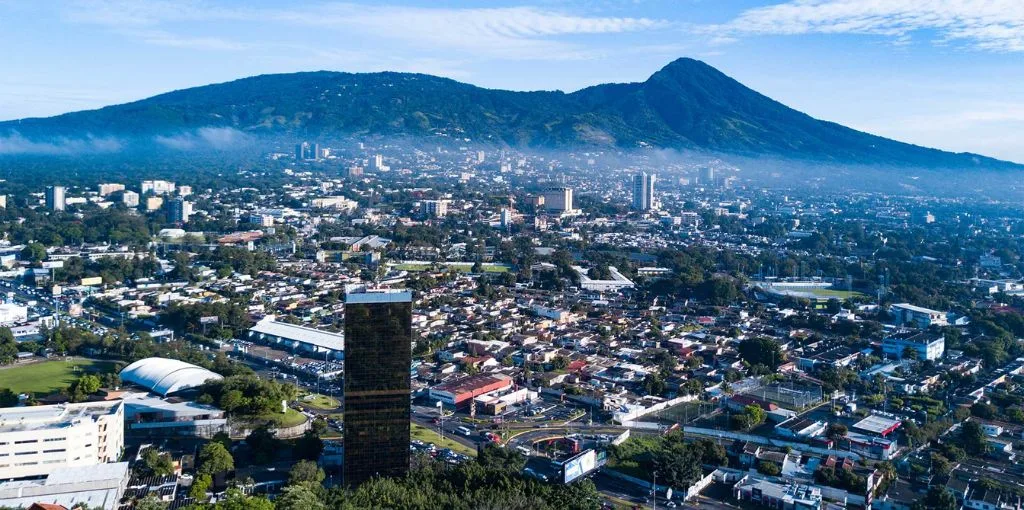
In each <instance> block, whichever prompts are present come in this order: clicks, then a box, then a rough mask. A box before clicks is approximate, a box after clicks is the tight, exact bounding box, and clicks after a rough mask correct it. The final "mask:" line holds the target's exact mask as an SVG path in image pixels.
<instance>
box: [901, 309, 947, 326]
mask: <svg viewBox="0 0 1024 510" xmlns="http://www.w3.org/2000/svg"><path fill="white" fill-rule="evenodd" d="M889 314H890V315H892V317H893V321H894V322H895V323H896V325H898V326H904V325H911V326H916V327H918V328H922V329H924V328H927V327H929V326H947V325H949V321H948V319H947V318H946V312H940V311H938V310H931V309H928V308H924V307H921V306H915V305H912V304H910V303H896V304H893V305H892V306H890V307H889Z"/></svg>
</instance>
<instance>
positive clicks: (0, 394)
mask: <svg viewBox="0 0 1024 510" xmlns="http://www.w3.org/2000/svg"><path fill="white" fill-rule="evenodd" d="M18 401H19V400H18V394H17V393H15V392H13V391H11V389H10V388H3V389H0V407H14V406H16V405H18Z"/></svg>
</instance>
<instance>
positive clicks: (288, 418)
mask: <svg viewBox="0 0 1024 510" xmlns="http://www.w3.org/2000/svg"><path fill="white" fill-rule="evenodd" d="M236 419H237V420H238V421H241V422H245V423H251V424H253V425H257V426H258V425H264V424H266V425H275V426H277V427H294V426H296V425H301V424H302V423H303V422H305V421H306V415H304V414H302V413H300V412H298V411H296V410H295V409H292V408H290V407H289V408H288V412H286V413H283V414H282V413H266V414H261V415H258V416H238V417H236Z"/></svg>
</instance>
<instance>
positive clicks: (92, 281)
mask: <svg viewBox="0 0 1024 510" xmlns="http://www.w3.org/2000/svg"><path fill="white" fill-rule="evenodd" d="M82 285H103V277H102V276H93V277H90V278H82Z"/></svg>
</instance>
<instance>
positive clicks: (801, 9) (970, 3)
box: [704, 0, 1024, 52]
mask: <svg viewBox="0 0 1024 510" xmlns="http://www.w3.org/2000/svg"><path fill="white" fill-rule="evenodd" d="M704 30H705V31H706V32H708V33H711V34H715V35H721V34H735V35H742V34H778V35H795V34H812V33H818V34H863V35H878V36H887V37H892V38H894V39H895V41H896V42H897V43H900V44H905V43H906V42H908V41H909V36H910V35H911V34H912V33H914V32H918V31H933V32H935V33H936V34H937V37H936V38H935V39H934V42H936V43H938V44H945V43H951V42H963V43H966V44H967V45H969V46H971V47H974V48H977V49H981V50H988V51H997V52H1016V51H1024V2H1022V1H1021V0H792V1H790V2H786V3H781V4H775V5H769V6H765V7H758V8H754V9H749V10H746V11H744V12H742V13H741V14H740V15H739V16H738V17H736V18H735V19H733V20H732V21H730V22H728V23H726V24H724V25H716V26H713V27H705V28H704Z"/></svg>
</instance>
